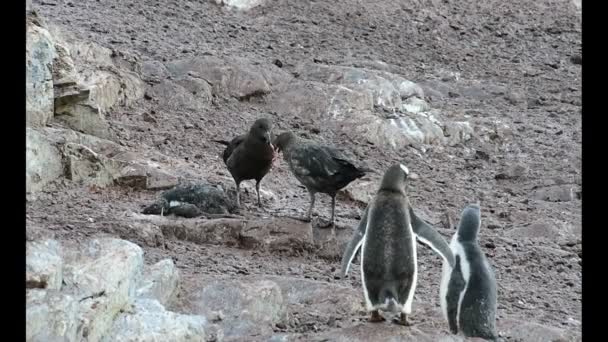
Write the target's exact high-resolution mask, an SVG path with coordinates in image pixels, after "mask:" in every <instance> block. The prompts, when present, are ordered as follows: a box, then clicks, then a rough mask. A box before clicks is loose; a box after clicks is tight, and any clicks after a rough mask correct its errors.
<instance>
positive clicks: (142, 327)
mask: <svg viewBox="0 0 608 342" xmlns="http://www.w3.org/2000/svg"><path fill="white" fill-rule="evenodd" d="M129 311H130V312H125V313H123V314H120V315H119V316H118V317H117V318H116V321H115V322H114V325H113V326H112V329H111V331H110V332H109V333H108V334H107V335H106V336H105V337H104V339H103V340H102V341H105V342H154V341H166V342H182V341H184V342H195V341H201V342H202V341H205V326H207V325H208V322H207V319H206V318H205V317H203V316H195V315H184V314H179V313H175V312H170V311H166V310H165V308H164V307H163V306H162V305H161V304H160V303H159V302H158V301H156V300H154V299H143V298H142V299H136V300H135V302H134V305H133V308H132V309H131V310H129Z"/></svg>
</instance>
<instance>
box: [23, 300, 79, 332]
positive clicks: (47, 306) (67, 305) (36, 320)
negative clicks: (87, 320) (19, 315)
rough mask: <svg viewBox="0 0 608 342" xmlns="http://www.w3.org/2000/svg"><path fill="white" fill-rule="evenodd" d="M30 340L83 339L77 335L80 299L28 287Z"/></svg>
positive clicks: (27, 320) (26, 309)
mask: <svg viewBox="0 0 608 342" xmlns="http://www.w3.org/2000/svg"><path fill="white" fill-rule="evenodd" d="M25 305H26V307H25V325H26V330H25V331H26V333H25V336H26V337H25V340H26V341H27V342H46V341H66V342H76V341H80V339H78V338H77V333H76V330H77V327H78V300H77V299H76V298H75V297H74V296H72V295H69V294H64V293H59V292H58V291H53V290H40V289H31V290H27V293H26V301H25Z"/></svg>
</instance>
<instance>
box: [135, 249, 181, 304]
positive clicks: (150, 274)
mask: <svg viewBox="0 0 608 342" xmlns="http://www.w3.org/2000/svg"><path fill="white" fill-rule="evenodd" d="M178 283H179V271H178V270H177V267H175V263H174V262H173V260H171V259H164V260H161V261H159V262H157V263H156V264H154V265H151V266H147V267H145V268H144V274H143V277H142V279H141V281H140V283H139V285H138V288H137V292H136V295H137V296H138V297H141V298H150V299H155V300H158V301H159V302H160V303H161V304H162V305H166V304H167V302H169V301H170V300H171V299H172V298H173V297H174V296H175V295H176V294H177V285H178Z"/></svg>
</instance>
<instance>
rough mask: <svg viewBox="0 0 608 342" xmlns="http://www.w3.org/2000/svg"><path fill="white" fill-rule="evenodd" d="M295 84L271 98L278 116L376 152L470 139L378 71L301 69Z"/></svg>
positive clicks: (405, 83) (418, 91)
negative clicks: (324, 128)
mask: <svg viewBox="0 0 608 342" xmlns="http://www.w3.org/2000/svg"><path fill="white" fill-rule="evenodd" d="M296 72H297V73H298V74H299V77H298V80H297V82H291V83H290V84H289V85H287V86H285V87H281V88H280V89H279V90H278V91H277V92H276V93H275V94H273V95H271V98H270V103H271V106H272V107H273V109H275V110H276V111H277V112H281V113H286V114H288V115H293V116H299V117H306V118H308V119H311V120H315V121H320V122H323V124H327V125H330V126H331V127H333V128H334V129H336V130H341V131H342V132H344V133H345V134H346V135H348V136H349V137H351V139H354V140H359V141H369V142H372V143H374V144H375V145H377V146H378V147H381V148H394V149H399V148H401V147H403V146H408V145H414V146H418V145H421V144H440V145H441V144H449V145H455V144H457V143H461V142H463V141H466V140H468V139H470V138H471V136H472V132H473V131H472V128H471V127H470V125H469V124H468V123H467V122H448V123H445V124H444V123H442V121H441V113H440V112H439V111H438V110H435V109H432V108H431V106H430V105H429V103H427V102H426V100H425V96H424V91H423V89H422V87H421V86H419V85H418V84H416V83H414V82H411V81H409V80H406V79H404V78H403V77H401V76H399V75H396V74H391V73H389V72H385V71H380V70H370V69H364V68H353V67H345V66H328V65H320V64H313V63H304V64H302V65H300V66H298V68H297V71H296Z"/></svg>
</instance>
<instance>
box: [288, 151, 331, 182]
mask: <svg viewBox="0 0 608 342" xmlns="http://www.w3.org/2000/svg"><path fill="white" fill-rule="evenodd" d="M290 159H291V166H292V168H293V171H294V173H296V174H297V175H299V176H308V177H331V176H332V175H334V174H336V173H337V172H339V171H340V163H339V162H338V161H336V160H335V159H334V157H333V156H332V154H331V152H330V151H329V150H328V149H327V148H325V147H324V146H319V145H315V144H305V145H300V146H296V147H295V148H293V149H292V151H290Z"/></svg>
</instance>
